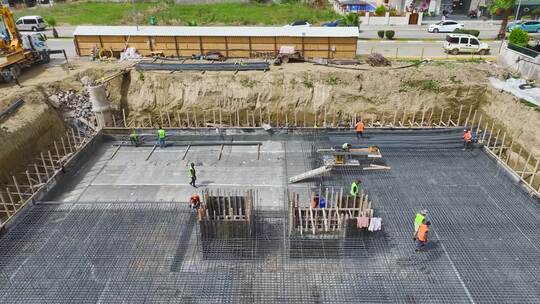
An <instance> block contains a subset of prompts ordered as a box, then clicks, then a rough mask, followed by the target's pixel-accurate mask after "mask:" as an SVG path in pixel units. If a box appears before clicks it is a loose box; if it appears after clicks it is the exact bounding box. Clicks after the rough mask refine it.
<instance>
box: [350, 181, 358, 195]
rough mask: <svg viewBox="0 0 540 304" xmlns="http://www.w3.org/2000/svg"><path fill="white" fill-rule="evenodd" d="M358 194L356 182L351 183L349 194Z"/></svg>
mask: <svg viewBox="0 0 540 304" xmlns="http://www.w3.org/2000/svg"><path fill="white" fill-rule="evenodd" d="M357 194H358V184H357V183H356V182H353V183H352V185H351V196H356V195H357Z"/></svg>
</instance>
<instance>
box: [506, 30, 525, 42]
mask: <svg viewBox="0 0 540 304" xmlns="http://www.w3.org/2000/svg"><path fill="white" fill-rule="evenodd" d="M508 41H509V42H510V43H512V44H515V45H519V46H526V45H527V44H528V43H529V34H528V33H527V32H525V31H524V30H522V29H520V28H515V29H513V30H512V31H511V32H510V35H508Z"/></svg>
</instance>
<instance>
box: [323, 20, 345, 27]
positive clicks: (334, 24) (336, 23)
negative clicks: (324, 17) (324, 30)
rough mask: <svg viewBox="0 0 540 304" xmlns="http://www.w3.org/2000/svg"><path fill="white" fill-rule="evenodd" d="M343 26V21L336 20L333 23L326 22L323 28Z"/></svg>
mask: <svg viewBox="0 0 540 304" xmlns="http://www.w3.org/2000/svg"><path fill="white" fill-rule="evenodd" d="M340 25H341V20H339V19H338V20H334V21H331V22H326V23H323V25H322V26H328V27H337V26H340Z"/></svg>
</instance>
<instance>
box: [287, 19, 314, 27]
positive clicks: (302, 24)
mask: <svg viewBox="0 0 540 304" xmlns="http://www.w3.org/2000/svg"><path fill="white" fill-rule="evenodd" d="M289 26H311V23H309V22H307V21H306V20H297V21H295V22H293V23H290V24H287V25H285V27H289Z"/></svg>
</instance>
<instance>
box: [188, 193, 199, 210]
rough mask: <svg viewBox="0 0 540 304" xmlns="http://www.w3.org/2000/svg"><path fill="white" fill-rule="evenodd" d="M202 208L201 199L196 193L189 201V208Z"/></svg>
mask: <svg viewBox="0 0 540 304" xmlns="http://www.w3.org/2000/svg"><path fill="white" fill-rule="evenodd" d="M200 206H201V198H200V197H199V195H198V194H196V193H193V194H192V195H191V197H190V199H189V207H190V208H191V209H195V210H196V209H199V207H200Z"/></svg>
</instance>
